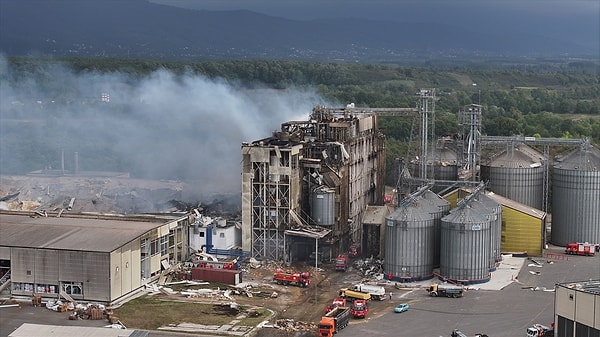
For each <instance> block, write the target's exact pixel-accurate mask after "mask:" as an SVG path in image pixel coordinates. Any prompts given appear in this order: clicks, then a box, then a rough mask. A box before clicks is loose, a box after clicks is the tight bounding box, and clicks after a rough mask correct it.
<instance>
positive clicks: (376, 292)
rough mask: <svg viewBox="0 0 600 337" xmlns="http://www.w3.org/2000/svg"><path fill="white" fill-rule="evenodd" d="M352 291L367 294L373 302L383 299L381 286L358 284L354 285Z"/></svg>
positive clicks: (383, 290) (383, 293)
mask: <svg viewBox="0 0 600 337" xmlns="http://www.w3.org/2000/svg"><path fill="white" fill-rule="evenodd" d="M352 290H355V291H361V292H364V293H369V294H371V298H372V299H374V300H379V301H383V300H384V299H385V288H384V287H382V286H375V285H371V284H362V283H359V284H355V285H354V287H353V288H352Z"/></svg>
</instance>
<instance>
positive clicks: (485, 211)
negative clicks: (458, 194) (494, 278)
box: [470, 193, 502, 271]
mask: <svg viewBox="0 0 600 337" xmlns="http://www.w3.org/2000/svg"><path fill="white" fill-rule="evenodd" d="M470 205H471V207H472V208H473V209H475V210H478V211H479V212H480V213H481V215H483V216H485V217H487V218H488V220H489V221H490V226H491V227H490V248H491V251H490V271H494V270H495V269H496V262H498V261H500V260H502V252H501V250H500V244H501V241H502V205H500V204H499V203H498V202H496V201H494V200H492V199H491V198H490V197H488V196H486V195H483V194H481V193H480V194H479V195H477V198H476V199H475V200H473V201H472V202H471V203H470Z"/></svg>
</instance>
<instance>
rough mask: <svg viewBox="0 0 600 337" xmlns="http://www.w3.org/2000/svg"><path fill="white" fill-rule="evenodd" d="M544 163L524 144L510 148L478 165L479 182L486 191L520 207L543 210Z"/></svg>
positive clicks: (538, 155) (541, 156)
mask: <svg viewBox="0 0 600 337" xmlns="http://www.w3.org/2000/svg"><path fill="white" fill-rule="evenodd" d="M545 165H546V161H545V160H544V157H543V155H542V154H540V153H539V152H537V151H535V150H534V149H532V148H530V147H529V146H527V145H525V144H519V145H517V146H513V145H512V144H511V145H509V147H508V148H507V150H506V151H504V152H502V153H500V154H499V155H497V156H495V157H494V158H492V159H491V160H490V161H489V162H488V163H486V164H482V165H481V180H483V181H488V189H489V190H491V191H493V192H494V193H496V194H500V195H501V196H503V197H506V198H508V199H511V200H514V201H517V202H520V203H522V204H525V205H528V206H531V207H534V208H537V209H544V207H543V206H544V205H543V203H544V173H545V171H546V166H545Z"/></svg>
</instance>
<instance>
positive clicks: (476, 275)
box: [440, 205, 492, 284]
mask: <svg viewBox="0 0 600 337" xmlns="http://www.w3.org/2000/svg"><path fill="white" fill-rule="evenodd" d="M490 230H491V222H490V221H489V220H488V218H486V217H485V216H482V215H481V213H480V212H479V211H478V210H475V209H473V208H471V207H470V206H468V205H461V206H459V207H457V208H455V209H454V210H452V211H451V212H450V214H448V215H446V216H444V217H443V218H442V232H441V256H440V274H441V276H442V277H443V278H445V279H449V280H452V281H456V282H460V283H463V284H471V283H482V282H487V281H489V280H490V254H491V251H492V248H491V234H490Z"/></svg>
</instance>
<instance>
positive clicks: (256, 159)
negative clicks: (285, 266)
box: [242, 106, 416, 263]
mask: <svg viewBox="0 0 600 337" xmlns="http://www.w3.org/2000/svg"><path fill="white" fill-rule="evenodd" d="M415 112H416V109H402V108H399V109H356V108H353V107H348V108H347V109H333V108H327V107H324V106H316V107H315V108H314V109H313V110H312V113H311V115H310V118H309V120H307V121H289V122H286V123H283V124H282V125H281V130H280V131H276V132H273V135H272V136H271V137H269V138H265V139H260V140H256V141H253V142H251V143H244V144H242V163H243V167H242V247H243V249H244V250H249V251H251V253H252V255H253V256H254V257H256V258H261V259H269V260H282V261H285V262H286V263H292V262H295V261H298V260H309V257H310V256H311V253H313V252H314V253H315V254H316V256H315V255H313V256H314V257H318V256H323V257H324V258H331V257H335V256H336V254H338V253H342V252H344V251H345V250H346V249H347V248H348V246H349V245H350V244H351V243H353V242H357V243H361V241H362V240H363V235H364V232H363V226H362V225H363V224H362V220H363V216H364V214H365V212H366V211H367V208H368V206H371V205H379V206H381V205H383V204H384V200H383V199H384V191H385V189H384V173H385V136H384V134H383V132H382V131H381V130H380V129H379V127H378V117H379V115H380V114H381V113H399V114H414V113H415ZM377 242H379V238H378V239H377ZM310 261H312V259H310Z"/></svg>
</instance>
